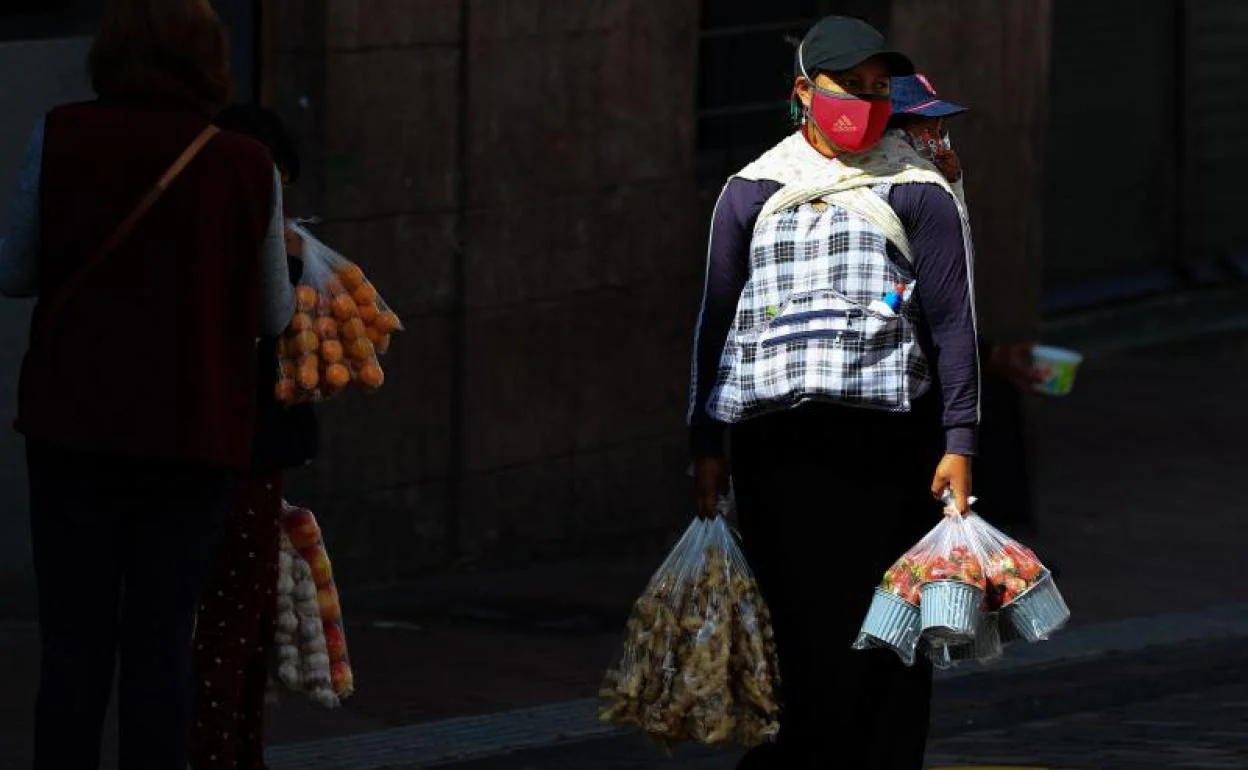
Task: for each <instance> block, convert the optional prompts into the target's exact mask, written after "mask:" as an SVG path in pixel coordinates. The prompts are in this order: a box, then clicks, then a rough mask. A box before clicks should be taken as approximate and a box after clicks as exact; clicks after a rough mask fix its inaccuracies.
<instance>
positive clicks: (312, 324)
mask: <svg viewBox="0 0 1248 770" xmlns="http://www.w3.org/2000/svg"><path fill="white" fill-rule="evenodd" d="M291 227H292V229H293V230H294V231H295V232H296V233H297V234H298V235H299V237H301V238H302V239H303V278H302V279H301V281H300V283H299V286H297V287H296V288H295V302H296V308H295V317H294V318H293V319H292V320H291V322H290V327H289V328H288V329H287V330H286V334H285V335H283V337H282V339H281V341H280V342H279V343H278V348H277V356H278V366H279V367H280V372H279V374H278V380H277V392H276V394H275V395H276V396H277V399H278V401H280V402H282V403H284V404H294V403H302V402H307V401H319V400H322V399H325V398H329V397H331V396H334V395H335V394H337V393H339V392H341V391H342V390H343V389H344V388H346V387H347V386H348V385H350V384H351V383H353V382H354V383H356V384H357V385H359V386H360V387H361V388H363V389H364V390H365V391H375V390H377V389H378V388H380V387H381V386H382V383H384V382H385V372H384V371H383V370H382V368H381V362H380V360H379V357H380V356H383V355H385V353H386V351H387V350H389V348H390V338H391V335H392V334H394V333H395V332H399V331H402V330H403V324H402V322H401V321H399V317H398V316H397V315H396V314H395V313H394V311H392V310H391V309H390V308H389V306H388V305H386V303H385V301H384V300H383V299H382V298H381V295H380V294H378V293H377V289H376V287H374V286H373V284H372V283H371V282H369V280H368V278H367V277H365V275H364V271H363V270H361V269H360V267H359V266H358V265H356V264H354V263H352V262H350V261H349V260H347V259H346V258H345V257H343V256H342V255H341V254H338V253H337V252H335V251H334V250H333V249H331V248H329V247H328V246H326V245H325V244H324V243H322V242H321V241H320V240H318V239H317V238H316V236H314V235H312V233H310V232H308V230H307V228H305V227H304V226H303V225H300V224H294V225H292V226H291Z"/></svg>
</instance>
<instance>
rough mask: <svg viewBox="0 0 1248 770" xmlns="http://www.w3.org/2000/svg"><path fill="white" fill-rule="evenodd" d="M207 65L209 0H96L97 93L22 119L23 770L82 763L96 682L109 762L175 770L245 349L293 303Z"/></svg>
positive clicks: (251, 172)
mask: <svg viewBox="0 0 1248 770" xmlns="http://www.w3.org/2000/svg"><path fill="white" fill-rule="evenodd" d="M228 61H229V57H228V45H227V41H226V36H225V31H224V29H223V27H222V25H221V23H220V20H219V19H218V18H217V16H216V14H215V13H214V12H213V10H212V7H211V6H210V4H209V2H208V0H110V2H109V3H108V4H107V6H106V9H105V11H104V15H103V19H102V22H101V25H100V31H99V34H98V36H97V37H96V39H95V42H94V45H93V47H92V50H91V55H90V72H91V79H92V82H93V85H94V88H95V92H96V94H97V96H98V98H97V99H96V100H95V101H91V102H87V103H83V104H74V105H68V106H64V107H59V108H57V109H55V110H53V111H52V112H50V113H49V114H48V115H47V116H46V117H45V118H44V119H42V120H40V121H39V123H38V125H37V126H36V128H35V131H34V133H33V135H32V138H31V142H30V146H29V149H28V151H27V155H26V161H25V163H24V165H23V168H22V171H21V178H20V180H19V184H18V189H17V192H16V194H15V196H14V202H13V206H12V216H11V218H10V222H9V231H8V233H7V234H6V237H5V238H4V239H3V241H2V242H0V292H2V293H3V294H5V295H6V296H22V297H37V298H38V303H37V304H36V307H35V310H34V316H33V319H32V322H31V339H30V347H29V350H28V352H27V354H26V357H25V360H24V362H23V365H22V371H21V375H20V384H19V393H18V420H17V428H18V430H20V431H21V432H22V433H23V434H24V436H25V438H26V447H27V466H28V478H29V486H30V517H31V537H32V546H33V557H34V569H35V578H36V583H37V586H38V591H39V623H40V642H41V650H40V671H39V695H38V701H37V704H36V716H35V741H34V744H35V745H34V754H35V759H34V766H35V768H36V770H94V769H95V768H97V767H98V766H99V765H100V737H101V732H102V729H103V723H104V716H105V712H106V710H107V707H108V703H109V700H110V698H111V695H112V691H113V680H114V672H115V671H119V674H120V677H119V678H120V681H119V683H118V687H117V691H118V706H119V708H118V721H119V729H120V746H119V752H120V760H119V763H118V764H119V766H121V767H123V768H126V770H173V769H174V768H179V769H180V768H185V767H186V764H187V761H188V738H189V733H190V722H191V719H190V716H191V705H192V698H193V680H192V677H191V673H192V672H191V639H192V630H193V626H194V619H195V610H196V606H197V604H198V602H199V598H200V592H201V589H202V586H203V583H204V579H205V576H206V573H207V571H208V565H209V561H210V559H211V557H212V554H213V553H214V548H215V545H216V543H217V540H218V537H219V534H220V530H221V526H222V521H223V518H224V515H225V509H226V504H227V495H228V491H229V482H230V478H231V475H232V474H233V473H235V472H237V471H245V470H247V469H248V468H249V467H250V464H251V455H252V432H253V422H254V417H255V411H256V393H255V388H256V385H255V382H256V372H255V368H256V361H255V356H256V339H257V337H258V336H260V335H264V334H269V335H276V334H280V333H281V331H282V329H283V328H284V327H285V326H286V324H287V322H288V321H289V319H290V317H291V314H292V312H293V308H294V296H293V292H292V290H291V286H290V281H289V277H288V274H287V267H286V255H285V250H284V247H283V218H282V204H281V184H280V180H279V179H278V178H277V173H276V170H275V168H274V165H273V159H272V157H271V155H270V153H269V152H268V150H267V149H265V147H264V145H262V144H261V143H259V142H256V141H254V140H252V139H249V138H247V137H244V136H242V135H238V134H234V133H229V132H220V133H217V132H216V129H215V128H214V127H212V126H211V120H212V116H213V115H214V114H215V113H216V111H217V110H218V109H219V108H220V106H221V105H223V104H226V103H228V101H229V98H230V92H231V85H230V76H229V69H228ZM158 180H163V182H165V184H158ZM119 663H120V665H118V664H119Z"/></svg>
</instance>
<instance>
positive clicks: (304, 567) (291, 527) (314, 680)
mask: <svg viewBox="0 0 1248 770" xmlns="http://www.w3.org/2000/svg"><path fill="white" fill-rule="evenodd" d="M281 523H282V533H281V551H280V553H279V556H278V560H279V563H278V583H277V629H276V632H275V633H276V636H275V641H276V642H277V679H278V681H279V682H281V683H282V684H283V685H285V686H286V687H288V688H290V689H291V690H293V691H295V692H298V693H302V694H304V695H307V696H308V697H309V698H311V699H312V700H313V701H315V702H316V703H319V704H321V705H323V706H326V707H329V708H334V707H336V706H338V705H340V704H341V703H342V701H343V700H344V699H346V698H348V697H350V696H351V695H352V694H353V693H354V691H355V676H354V674H353V672H352V670H351V661H350V658H349V657H348V655H347V638H346V634H345V633H344V631H343V625H342V605H341V603H340V602H339V599H338V589H337V587H336V586H335V585H334V576H333V567H332V565H331V564H330V561H329V554H328V553H327V552H326V551H325V543H324V541H323V540H322V538H321V530H320V527H319V526H318V525H317V523H316V517H315V516H313V515H312V512H311V511H309V510H306V509H304V508H297V507H295V506H292V505H290V504H289V503H286V502H283V504H282V522H281Z"/></svg>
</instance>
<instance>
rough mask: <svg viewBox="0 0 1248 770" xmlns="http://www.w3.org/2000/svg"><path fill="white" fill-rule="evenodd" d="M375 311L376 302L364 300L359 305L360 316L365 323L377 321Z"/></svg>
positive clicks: (376, 311)
mask: <svg viewBox="0 0 1248 770" xmlns="http://www.w3.org/2000/svg"><path fill="white" fill-rule="evenodd" d="M377 313H378V310H377V303H375V302H365V303H363V304H361V305H360V318H362V319H363V320H364V323H366V324H371V323H375V322H376V321H377Z"/></svg>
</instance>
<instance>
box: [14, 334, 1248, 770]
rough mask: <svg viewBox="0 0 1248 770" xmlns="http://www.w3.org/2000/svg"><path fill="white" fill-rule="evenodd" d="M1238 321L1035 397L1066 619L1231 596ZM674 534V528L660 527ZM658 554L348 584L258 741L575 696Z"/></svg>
mask: <svg viewBox="0 0 1248 770" xmlns="http://www.w3.org/2000/svg"><path fill="white" fill-rule="evenodd" d="M1245 381H1248V335H1245V334H1235V335H1231V336H1223V337H1217V338H1210V339H1204V340H1199V341H1193V342H1185V343H1178V344H1172V345H1169V346H1167V347H1163V348H1157V349H1151V350H1144V351H1136V352H1130V353H1124V354H1119V355H1107V356H1105V357H1102V358H1094V359H1092V360H1090V361H1089V362H1088V363H1087V364H1085V367H1084V369H1083V371H1081V373H1080V376H1079V381H1078V383H1077V385H1076V389H1075V394H1074V395H1073V396H1072V397H1071V398H1069V399H1067V400H1063V401H1045V402H1043V403H1041V404H1039V405H1038V407H1039V409H1040V417H1041V419H1040V420H1039V421H1038V427H1039V430H1040V434H1041V435H1040V439H1041V444H1042V451H1043V454H1042V458H1041V467H1040V489H1041V491H1042V497H1041V500H1040V526H1041V530H1042V531H1041V537H1042V539H1043V542H1042V543H1041V544H1040V545H1041V547H1042V550H1043V552H1044V554H1045V555H1046V557H1047V558H1050V559H1052V560H1053V561H1056V562H1058V563H1059V564H1060V566H1061V569H1062V576H1061V580H1060V582H1061V586H1062V590H1063V592H1064V593H1065V594H1066V596H1067V599H1068V600H1069V602H1070V604H1071V606H1072V608H1073V610H1074V613H1075V618H1076V621H1075V626H1074V627H1075V628H1078V627H1079V626H1082V625H1087V624H1092V623H1101V622H1105V621H1112V620H1117V619H1122V618H1130V617H1137V616H1153V615H1161V614H1165V613H1172V612H1180V611H1185V610H1199V609H1201V608H1208V607H1215V606H1219V605H1229V604H1233V603H1237V602H1242V601H1244V600H1245V598H1246V596H1248V595H1246V594H1245V592H1244V590H1243V582H1242V578H1241V577H1240V573H1241V565H1242V563H1243V546H1242V543H1243V538H1242V537H1241V536H1240V533H1242V531H1243V528H1242V514H1241V512H1242V511H1243V510H1244V504H1243V501H1242V499H1241V497H1240V493H1239V489H1238V487H1237V485H1236V483H1235V480H1234V471H1233V469H1235V468H1241V467H1246V466H1248V442H1244V441H1243V440H1242V426H1244V425H1248V399H1245V398H1244V395H1243V390H1242V383H1243V382H1245ZM673 534H676V533H673ZM660 556H661V554H660V553H657V552H656V553H655V554H653V555H652V556H651V557H647V558H639V559H637V560H635V561H632V562H621V563H607V564H584V563H582V564H563V565H560V564H554V565H543V566H540V567H535V568H533V569H529V570H521V571H514V572H509V573H506V574H493V575H476V576H462V575H461V576H447V577H441V578H438V579H433V580H429V581H426V582H423V583H420V584H415V585H412V586H409V587H406V588H404V589H402V590H393V591H389V592H386V594H384V595H382V594H377V595H373V596H370V597H363V596H359V597H353V596H350V595H348V597H347V610H348V617H347V620H348V624H349V625H348V636H349V639H350V643H351V646H352V658H353V662H354V663H355V666H356V668H357V682H358V683H359V687H360V694H359V695H358V696H357V698H355V699H354V700H353V701H352V702H351V704H350V705H349V706H348V708H346V709H343V710H341V711H338V712H333V713H329V712H323V711H318V710H316V709H313V708H312V707H310V706H306V705H304V704H301V703H296V702H293V701H292V702H288V703H284V704H282V705H281V706H280V707H278V708H276V709H275V710H274V712H273V720H272V741H273V743H274V744H287V743H299V742H304V741H309V740H314V739H325V738H331V737H333V736H342V735H351V734H360V733H366V732H371V731H374V730H378V729H382V728H386V727H394V726H400V725H409V724H412V723H416V722H426V721H430V720H438V719H445V718H449V717H455V716H464V715H473V714H490V713H496V712H501V711H507V710H511V709H516V708H523V707H527V706H534V705H537V704H544V703H557V702H562V701H569V700H574V699H578V698H586V697H592V696H593V694H594V692H595V691H596V689H597V685H598V682H599V677H600V676H601V673H602V670H603V668H604V666H605V665H607V664H608V663H609V662H610V660H611V658H612V656H613V655H614V653H615V649H616V645H617V644H618V642H619V632H620V628H621V626H622V622H623V615H624V613H625V612H626V611H627V608H628V606H629V604H630V603H631V601H632V599H633V598H634V596H635V595H636V593H637V592H638V591H639V590H640V589H641V588H642V586H643V584H644V582H645V580H646V579H647V578H648V576H649V574H650V572H651V571H652V570H653V568H654V566H655V565H656V564H657V562H658V560H659V558H660ZM0 655H2V656H4V658H5V659H6V660H7V661H8V663H9V665H8V674H9V681H8V682H6V684H7V687H6V691H7V694H6V696H5V698H4V699H3V701H0V718H3V720H4V721H3V722H0V724H2V725H3V727H0V757H3V758H4V759H3V761H0V767H23V766H25V765H26V764H27V762H28V756H29V735H30V703H31V702H32V699H33V688H34V672H35V669H36V665H37V661H36V657H37V656H36V652H35V633H34V629H33V627H31V626H22V625H13V626H8V627H6V628H3V629H0Z"/></svg>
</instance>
